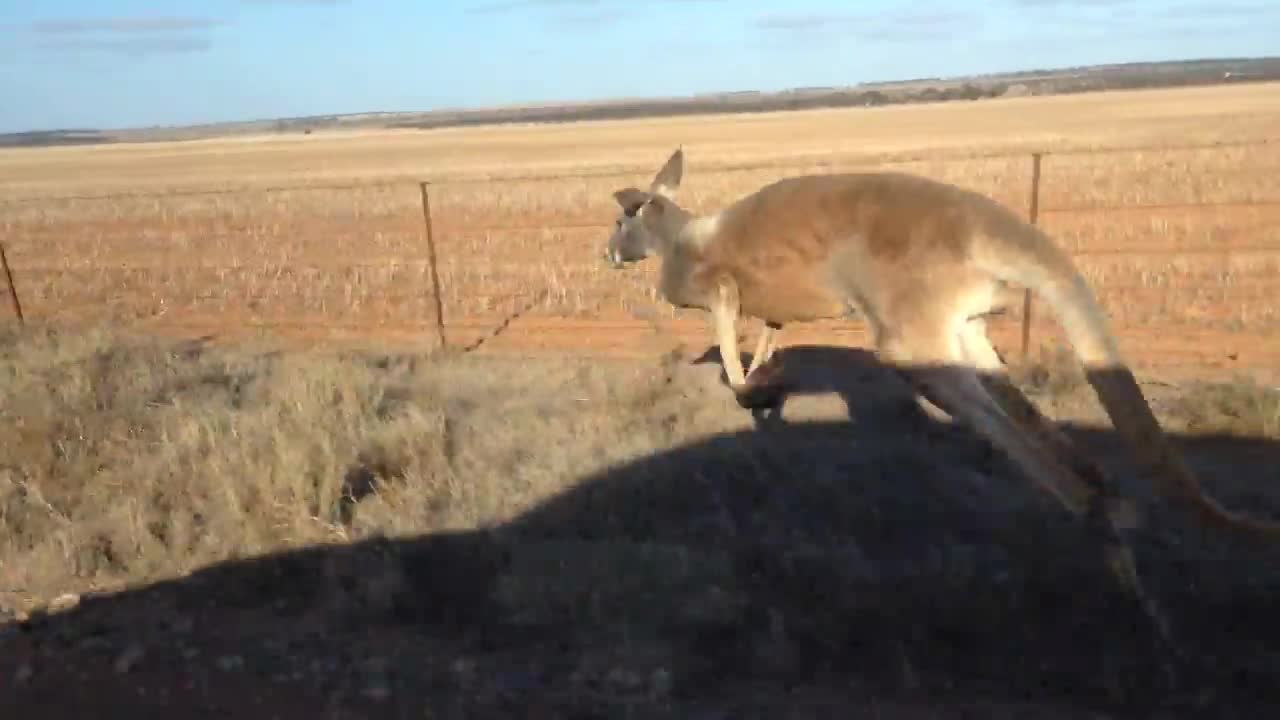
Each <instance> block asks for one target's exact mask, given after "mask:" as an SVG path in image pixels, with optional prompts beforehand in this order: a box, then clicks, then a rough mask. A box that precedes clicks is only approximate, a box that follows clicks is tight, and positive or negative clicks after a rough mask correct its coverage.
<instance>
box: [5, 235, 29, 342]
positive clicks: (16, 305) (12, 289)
mask: <svg viewBox="0 0 1280 720" xmlns="http://www.w3.org/2000/svg"><path fill="white" fill-rule="evenodd" d="M0 265H3V266H4V278H5V280H6V281H7V282H8V284H9V301H10V302H11V303H12V304H13V314H14V315H17V316H18V324H19V325H26V324H27V319H26V318H24V317H23V316H22V303H21V302H20V301H19V300H18V286H17V285H14V284H13V271H12V270H10V269H9V256H8V255H5V253H4V243H3V242H0Z"/></svg>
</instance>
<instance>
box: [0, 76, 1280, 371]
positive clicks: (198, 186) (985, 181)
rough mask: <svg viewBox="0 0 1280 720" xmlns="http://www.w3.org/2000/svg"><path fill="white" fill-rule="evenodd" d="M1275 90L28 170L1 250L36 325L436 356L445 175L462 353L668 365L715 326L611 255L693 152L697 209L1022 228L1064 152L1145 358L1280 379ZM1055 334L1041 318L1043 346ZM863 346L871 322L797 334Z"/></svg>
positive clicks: (36, 164) (328, 139)
mask: <svg viewBox="0 0 1280 720" xmlns="http://www.w3.org/2000/svg"><path fill="white" fill-rule="evenodd" d="M1276 90H1277V88H1276V87H1274V86H1272V85H1252V86H1249V85H1240V86H1224V87H1214V88H1193V89H1176V90H1155V91H1150V90H1148V91H1132V92H1110V93H1095V94H1087V95H1075V96H1059V97H1040V98H1018V99H1001V100H992V101H983V102H977V103H945V104H937V105H917V106H898V107H884V108H862V109H844V110H822V111H805V112H792V113H767V114H758V115H730V116H705V117H683V118H670V119H652V120H643V121H617V122H597V123H572V124H563V125H550V126H538V125H526V126H504V127H486V128H466V129H447V130H434V131H381V132H375V131H359V132H350V133H343V134H338V133H332V134H316V135H310V136H304V135H296V136H288V137H279V136H270V137H254V138H236V139H227V140H205V141H191V142H184V143H158V144H145V145H109V146H95V147H79V148H50V149H39V150H29V149H27V150H10V151H4V152H2V153H0V203H2V204H0V208H2V212H3V218H4V219H3V225H0V230H2V231H3V240H4V242H5V244H6V247H7V249H8V252H9V255H10V261H11V263H12V265H13V266H14V271H15V273H16V281H17V284H18V286H19V290H20V292H21V297H22V300H23V302H24V304H25V310H26V312H27V314H28V315H29V316H31V317H33V318H57V319H75V320H81V319H89V318H94V319H111V320H118V321H124V322H127V323H130V324H136V325H139V326H141V327H147V328H151V329H154V330H157V331H160V330H163V331H166V332H179V333H182V334H192V333H194V334H201V335H213V336H216V337H219V338H224V339H234V338H239V337H244V336H245V335H246V334H247V333H259V332H262V331H265V332H267V333H268V334H269V335H271V336H272V337H281V338H293V339H299V340H309V341H314V340H324V339H330V340H342V339H346V340H351V341H355V342H366V341H369V340H373V339H375V338H376V339H377V340H378V341H380V342H383V343H395V344H398V345H403V346H407V347H431V346H432V345H433V344H434V343H435V335H434V318H435V308H434V305H433V300H432V294H431V288H430V270H429V260H428V258H429V254H428V251H427V244H426V242H425V233H424V230H423V219H422V208H421V199H420V193H419V188H418V185H417V183H418V182H419V181H422V180H427V181H430V182H431V186H430V197H431V200H430V202H431V211H432V215H433V219H434V229H435V239H436V243H437V249H438V254H439V258H438V260H439V274H440V281H441V286H442V295H443V301H444V317H445V321H446V325H447V331H448V334H449V341H450V342H451V343H456V344H466V343H472V342H474V341H476V340H477V339H479V338H480V337H482V336H484V335H486V334H488V333H491V332H492V331H493V330H494V329H495V328H496V327H497V326H498V323H499V322H501V321H502V319H503V318H506V317H509V316H511V315H513V314H516V313H522V312H523V314H521V315H520V317H519V318H518V319H517V320H516V321H515V322H513V323H512V324H511V325H510V327H508V328H507V329H506V330H505V332H503V333H502V334H501V335H499V336H498V337H496V338H495V339H493V340H492V341H490V342H489V343H488V344H486V346H485V347H486V348H487V349H492V350H500V349H503V348H506V349H510V350H522V351H529V350H534V349H538V348H546V349H563V350H569V349H576V348H581V349H589V350H591V351H593V352H612V353H621V354H641V355H647V354H650V353H652V352H655V351H658V350H661V349H665V348H666V347H669V346H670V342H671V340H672V339H673V338H681V339H685V340H699V341H700V340H701V339H702V338H704V337H705V335H704V324H703V320H702V319H701V318H699V317H698V316H697V314H693V313H673V312H672V311H671V310H670V308H668V307H666V306H664V305H663V304H662V303H660V302H658V301H657V299H656V298H655V296H654V293H653V292H652V290H651V285H652V279H653V269H652V268H645V269H643V270H641V271H638V272H613V271H610V270H608V269H607V268H606V267H605V266H604V264H603V263H602V262H601V261H600V252H601V247H602V244H603V242H604V240H605V238H606V236H607V232H608V228H609V225H610V223H611V222H612V218H613V214H614V209H615V207H614V205H613V201H612V199H611V193H612V191H613V190H615V189H617V188H619V187H621V186H624V185H627V184H634V183H642V182H645V181H647V179H648V177H649V176H650V174H651V173H652V172H653V171H655V170H656V169H657V167H658V166H659V165H660V164H661V163H662V161H663V160H664V159H665V158H666V156H667V154H668V153H670V151H671V150H672V149H673V148H674V147H676V146H677V145H683V146H684V148H685V150H686V157H687V160H686V162H687V165H686V177H685V183H684V192H685V195H684V198H685V201H686V202H687V203H689V204H690V205H691V206H692V207H694V208H697V209H709V208H713V207H716V206H719V205H721V204H724V203H726V202H729V201H731V200H733V199H734V198H736V197H738V196H740V195H742V194H745V193H747V192H750V191H751V190H752V189H754V188H756V187H758V186H759V185H761V184H763V183H766V182H769V181H771V180H774V179H777V178H779V177H782V176H785V175H791V174H796V173H800V172H808V171H834V170H845V169H870V168H890V169H898V170H908V171H912V172H918V173H923V174H926V175H930V176H933V177H938V178H941V179H944V180H948V181H952V182H956V183H960V184H963V185H966V186H970V187H973V188H975V189H978V190H981V191H983V192H986V193H989V194H990V195H992V196H994V197H996V198H997V199H999V200H1001V201H1003V202H1006V203H1008V204H1010V205H1011V206H1013V207H1017V208H1020V209H1025V208H1026V207H1027V206H1028V200H1029V194H1030V191H1029V183H1030V176H1031V158H1030V153H1031V152H1032V151H1042V152H1046V153H1048V155H1047V156H1046V157H1045V158H1044V160H1043V167H1042V173H1043V174H1042V183H1041V193H1040V208H1041V215H1040V222H1041V223H1042V224H1043V225H1044V226H1045V227H1046V228H1048V229H1049V230H1050V231H1051V232H1052V233H1053V234H1054V235H1055V236H1056V237H1057V238H1058V239H1060V241H1061V242H1062V243H1064V244H1065V245H1066V246H1067V247H1068V248H1070V249H1071V250H1073V251H1074V252H1075V253H1076V255H1077V257H1078V259H1079V262H1080V264H1081V265H1082V267H1083V268H1084V270H1085V272H1086V273H1087V275H1088V276H1089V278H1090V279H1091V280H1093V281H1094V284H1095V287H1096V288H1097V290H1098V291H1099V293H1100V294H1101V296H1102V298H1103V300H1104V302H1105V303H1106V305H1107V307H1108V309H1109V310H1110V312H1111V314H1112V317H1113V319H1114V321H1115V322H1116V324H1117V328H1118V329H1119V330H1120V331H1121V332H1122V334H1123V335H1124V336H1125V338H1126V340H1125V342H1126V344H1127V345H1129V346H1130V347H1132V348H1133V352H1134V353H1135V362H1136V363H1137V364H1139V365H1140V366H1143V367H1145V368H1146V369H1149V370H1156V369H1168V370H1170V371H1175V370H1176V371H1190V370H1209V369H1213V370H1221V369H1232V368H1235V369H1244V370H1250V369H1265V368H1267V367H1273V366H1276V365H1280V354H1277V353H1280V345H1278V343H1280V341H1277V340H1276V339H1275V338H1276V337H1277V336H1276V331H1277V329H1278V328H1280V310H1278V306H1277V303H1276V301H1275V298H1276V297H1280V285H1278V284H1277V281H1276V280H1275V277H1276V273H1277V270H1280V173H1277V169H1280V144H1271V143H1269V142H1268V141H1270V140H1272V139H1274V138H1276V137H1277V136H1278V135H1280V93H1278V92H1276ZM1218 143H1222V144H1224V145H1225V146H1224V147H1214V148H1203V147H1201V148H1195V149H1186V147H1185V146H1202V145H1206V144H1210V145H1212V144H1218ZM993 155H994V156H995V157H991V156H993ZM583 176H585V177H583ZM521 177H523V178H525V179H510V178H521ZM503 178H507V179H503ZM307 186H311V187H310V188H308V187H307ZM1013 310H1014V314H1015V315H1016V314H1017V313H1019V312H1020V308H1014V309H1013ZM1036 317H1037V318H1038V317H1039V316H1036ZM672 320H675V322H671V321H672ZM1011 330H1012V331H1014V332H1015V333H1016V328H1014V327H1013V326H1012V325H1010V324H1009V323H1008V322H1003V323H1000V327H999V328H998V332H1001V333H1003V334H1002V335H1001V337H1002V338H1013V337H1015V335H1009V334H1008V333H1009V332H1010V331H1011ZM1052 330H1053V326H1052V324H1049V325H1045V326H1043V327H1042V326H1041V325H1040V324H1039V321H1037V325H1036V337H1037V338H1040V339H1044V338H1046V337H1048V336H1047V335H1046V334H1045V333H1051V332H1052ZM862 337H863V336H862V335H861V330H860V327H859V325H858V323H856V322H850V323H828V324H824V325H822V326H820V327H819V326H813V327H795V328H793V329H789V330H788V331H787V334H786V335H784V338H783V339H784V342H785V341H788V339H789V338H790V339H797V338H808V339H811V340H812V339H818V338H826V339H831V340H838V341H840V342H845V341H848V342H852V343H855V344H856V343H860V342H862ZM1006 344H1007V343H1006Z"/></svg>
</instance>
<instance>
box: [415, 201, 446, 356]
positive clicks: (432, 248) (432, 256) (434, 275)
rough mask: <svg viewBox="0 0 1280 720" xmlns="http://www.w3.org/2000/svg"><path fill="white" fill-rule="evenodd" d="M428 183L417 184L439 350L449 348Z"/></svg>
mask: <svg viewBox="0 0 1280 720" xmlns="http://www.w3.org/2000/svg"><path fill="white" fill-rule="evenodd" d="M427 185H430V183H429V182H425V181H424V182H421V183H419V184H418V187H419V189H421V190H422V226H423V228H425V229H426V232H427V258H428V260H429V261H430V262H431V295H432V297H434V298H435V302H436V333H437V334H438V335H439V336H440V348H441V349H444V348H447V347H448V346H449V343H448V341H447V340H446V339H445V334H444V301H443V300H442V299H441V298H440V273H439V271H438V270H437V269H436V240H435V234H434V233H433V232H432V227H431V197H430V195H429V193H428V192H427Z"/></svg>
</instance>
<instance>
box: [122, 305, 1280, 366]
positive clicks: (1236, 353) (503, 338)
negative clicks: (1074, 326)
mask: <svg viewBox="0 0 1280 720" xmlns="http://www.w3.org/2000/svg"><path fill="white" fill-rule="evenodd" d="M1034 312H1040V313H1043V312H1044V310H1043V308H1042V307H1041V306H1036V307H1035V308H1034V309H1033V313H1034ZM503 322H504V319H503V318H499V317H491V318H485V319H475V320H449V321H447V324H446V327H445V333H446V338H447V339H448V342H449V346H450V347H452V348H471V347H474V348H475V349H474V352H480V353H483V354H502V355H531V356H537V355H541V354H546V353H550V354H554V355H560V354H564V353H574V354H577V353H581V354H583V355H585V356H588V357H606V358H613V359H642V358H654V357H657V356H659V355H661V354H662V353H663V352H665V351H667V350H670V349H672V348H674V347H676V346H678V345H680V344H683V345H685V346H686V347H690V348H693V347H701V346H704V345H707V344H709V343H711V328H710V325H709V324H708V321H707V320H706V319H701V320H699V319H695V318H681V319H677V320H659V321H656V322H653V323H651V322H645V321H642V320H594V321H593V320H579V319H562V318H545V317H529V318H517V319H515V320H514V321H511V322H510V324H508V325H505V326H503ZM142 327H144V328H147V329H149V330H152V331H156V332H162V333H164V334H170V335H176V336H180V337H202V336H203V337H208V338H210V339H211V340H213V341H215V342H235V341H237V340H241V339H244V338H247V337H252V336H255V335H256V334H257V333H258V332H259V330H258V329H257V328H256V327H255V326H254V325H253V324H252V323H246V324H244V325H241V326H238V327H237V326H234V325H231V324H229V323H228V321H227V318H226V317H225V316H222V317H218V318H191V319H189V320H183V321H182V322H180V323H164V324H160V323H154V324H153V323H146V324H144V325H142ZM739 327H740V337H741V338H743V341H742V343H741V346H740V348H739V349H740V350H741V351H742V352H749V351H750V350H751V349H752V347H753V346H754V342H755V337H756V334H757V333H758V332H759V324H758V323H757V322H755V321H751V322H749V323H743V324H742V325H740V326H739ZM989 328H990V332H991V335H992V337H993V340H994V342H995V345H996V347H997V348H998V349H999V350H1000V351H1001V352H1002V353H1003V354H1004V355H1005V356H1006V359H1008V360H1013V359H1017V358H1018V357H1020V348H1021V333H1022V329H1021V324H1020V322H1019V321H1018V320H1016V319H1012V318H1009V319H997V320H993V321H992V322H991V323H990V325H989ZM262 329H263V330H265V331H267V332H268V333H269V334H270V336H271V337H272V338H275V339H279V340H280V341H282V342H284V343H285V344H287V345H295V346H306V345H311V344H314V343H319V344H334V345H339V346H350V347H364V348H369V347H376V348H380V349H383V350H385V351H389V352H390V351H398V350H428V349H432V348H435V347H437V344H438V340H437V335H436V328H435V325H434V323H433V322H431V321H429V320H428V319H425V318H424V320H423V321H422V322H421V323H418V324H414V325H405V324H390V323H389V324H379V325H366V324H359V323H351V324H343V323H332V322H326V321H323V320H316V321H315V322H307V321H305V320H300V321H297V322H292V323H272V324H270V325H266V326H263V328H262ZM1115 331H1116V333H1117V334H1118V335H1119V336H1120V338H1121V347H1122V348H1124V350H1125V351H1126V353H1127V354H1128V357H1129V359H1130V362H1131V363H1132V365H1133V367H1134V369H1135V371H1136V372H1139V373H1140V374H1143V375H1145V376H1148V377H1152V378H1159V379H1164V380H1168V381H1174V380H1180V379H1219V380H1225V379H1230V377H1231V376H1232V375H1233V374H1235V373H1244V374H1247V375H1250V376H1252V377H1254V378H1255V379H1257V380H1258V381H1259V382H1261V383H1265V384H1280V333H1277V334H1274V335H1268V334H1265V333H1263V334H1259V333H1257V332H1248V331H1233V330H1230V329H1226V328H1202V327H1194V328H1192V327H1186V328H1176V327H1133V326H1127V327H1126V326H1119V327H1117V328H1115ZM779 338H780V345H781V346H783V347H786V346H789V345H832V346H836V347H855V348H868V347H870V340H869V337H868V335H867V332H866V330H865V328H864V327H863V326H862V325H861V324H859V323H838V322H823V323H810V324H806V325H793V326H790V327H787V328H785V329H784V330H783V332H782V333H781V335H780V336H779ZM1041 343H1045V344H1058V345H1060V346H1061V345H1063V344H1064V343H1065V338H1064V337H1063V335H1062V333H1061V331H1060V330H1059V329H1058V328H1057V327H1056V326H1053V325H1050V324H1048V323H1044V322H1036V323H1034V324H1033V325H1032V332H1031V354H1032V357H1035V356H1036V353H1037V352H1038V348H1039V346H1040V344H1041Z"/></svg>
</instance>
